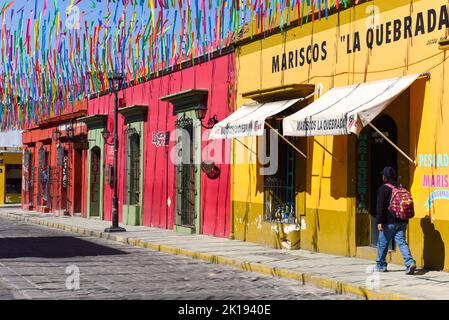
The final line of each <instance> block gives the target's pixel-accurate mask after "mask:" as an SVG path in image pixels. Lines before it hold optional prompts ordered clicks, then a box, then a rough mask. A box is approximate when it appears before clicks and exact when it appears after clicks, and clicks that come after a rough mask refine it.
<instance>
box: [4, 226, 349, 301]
mask: <svg viewBox="0 0 449 320" xmlns="http://www.w3.org/2000/svg"><path fill="white" fill-rule="evenodd" d="M8 237H9V238H16V239H20V241H19V240H18V241H17V243H16V244H15V242H14V241H11V240H8V249H7V250H8V254H7V255H6V257H5V255H4V253H5V248H4V246H2V241H5V240H4V239H6V238H8ZM61 237H64V239H65V238H66V237H67V238H71V241H72V240H76V241H75V242H74V243H76V244H77V245H76V246H74V247H73V246H72V247H64V246H63V245H62V246H59V247H56V248H55V251H52V252H48V251H46V250H43V248H36V247H34V246H33V243H38V244H39V245H46V244H47V245H52V241H60V240H59V239H61ZM72 238H73V239H72ZM28 239H30V240H33V241H31V242H30V241H28ZM67 243H71V242H70V241H69V242H67ZM25 245H28V246H29V247H24V246H25ZM111 252H112V253H111ZM36 255H38V256H39V257H38V258H36V257H35V256H36ZM67 255H73V257H70V258H67ZM262 258H264V259H270V258H269V257H262ZM70 265H76V266H77V267H78V269H79V272H80V274H79V276H80V277H79V286H80V288H79V290H68V289H67V287H66V280H67V277H69V276H70V274H67V273H66V268H67V267H68V266H70ZM11 287H13V289H11ZM237 287H238V288H239V290H236V288H237ZM14 292H16V294H14ZM15 298H20V299H38V300H48V299H57V300H61V299H73V300H85V299H107V300H109V299H164V300H165V299H170V300H171V299H177V300H185V299H193V300H196V299H201V300H203V299H219V300H225V299H243V300H253V299H262V300H263V299H274V300H278V299H302V300H309V299H332V300H340V299H355V297H353V296H345V295H338V294H335V293H333V292H330V291H328V290H324V289H320V288H316V287H312V286H302V285H300V284H299V282H297V281H294V280H289V279H280V278H274V277H270V276H264V275H260V274H255V273H251V272H244V271H240V270H237V269H235V268H232V267H228V266H223V265H216V264H212V263H207V262H203V261H200V260H195V259H191V258H188V257H183V256H174V255H170V254H166V253H162V252H159V251H154V250H151V249H145V248H136V247H133V246H130V245H127V244H122V243H116V242H113V241H110V240H105V239H98V238H94V237H88V236H81V235H73V234H69V233H66V232H63V231H59V230H55V229H48V228H44V227H40V226H34V225H30V224H24V223H20V222H17V221H13V220H8V219H3V218H0V299H15Z"/></svg>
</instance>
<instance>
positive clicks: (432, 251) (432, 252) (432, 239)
mask: <svg viewBox="0 0 449 320" xmlns="http://www.w3.org/2000/svg"><path fill="white" fill-rule="evenodd" d="M421 228H422V231H423V233H424V248H423V260H424V268H425V269H428V270H437V271H441V270H443V268H444V258H445V248H444V242H443V239H442V238H441V234H440V232H439V231H438V230H436V229H435V225H434V224H433V223H432V221H431V220H430V217H429V216H426V217H425V218H423V219H421Z"/></svg>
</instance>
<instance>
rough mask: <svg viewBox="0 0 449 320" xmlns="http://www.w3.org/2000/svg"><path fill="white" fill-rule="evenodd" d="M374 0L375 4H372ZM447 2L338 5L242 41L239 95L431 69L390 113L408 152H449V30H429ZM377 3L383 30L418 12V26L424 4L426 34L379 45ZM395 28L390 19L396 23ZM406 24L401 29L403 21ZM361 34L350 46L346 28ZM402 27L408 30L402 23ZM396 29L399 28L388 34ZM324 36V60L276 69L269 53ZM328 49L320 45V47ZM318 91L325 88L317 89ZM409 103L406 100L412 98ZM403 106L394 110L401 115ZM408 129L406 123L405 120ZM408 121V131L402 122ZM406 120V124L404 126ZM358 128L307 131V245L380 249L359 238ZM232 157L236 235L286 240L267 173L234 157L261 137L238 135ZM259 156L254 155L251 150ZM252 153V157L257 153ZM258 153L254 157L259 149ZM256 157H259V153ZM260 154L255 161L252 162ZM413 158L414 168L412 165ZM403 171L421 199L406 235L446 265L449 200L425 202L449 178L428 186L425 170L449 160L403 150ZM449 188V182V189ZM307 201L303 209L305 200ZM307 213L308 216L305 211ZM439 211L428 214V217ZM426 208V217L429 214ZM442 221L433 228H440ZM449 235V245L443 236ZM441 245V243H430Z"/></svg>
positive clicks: (297, 235)
mask: <svg viewBox="0 0 449 320" xmlns="http://www.w3.org/2000/svg"><path fill="white" fill-rule="evenodd" d="M373 3H374V4H375V5H376V6H377V7H375V8H374V9H371V8H372V7H370V6H372V5H373ZM443 5H448V3H447V1H445V0H435V1H431V2H430V1H410V0H397V1H387V0H385V1H376V2H368V3H364V4H361V5H358V6H355V7H353V8H351V9H348V10H345V11H342V12H341V13H340V14H339V16H337V15H332V16H330V17H329V19H328V20H325V19H322V20H321V21H316V22H315V23H314V24H313V25H312V24H311V23H309V24H307V25H303V26H302V27H297V28H294V29H292V30H290V31H288V32H287V33H284V34H276V35H273V36H271V37H268V38H265V39H262V40H258V41H255V42H252V43H249V44H245V45H242V46H241V47H239V48H238V49H237V53H238V54H237V62H236V64H237V67H236V68H237V72H238V74H237V90H238V95H237V97H238V98H237V105H243V104H244V103H247V102H250V100H245V99H243V98H242V96H241V94H242V93H244V92H248V91H253V90H257V89H264V88H269V87H275V86H279V85H286V84H293V83H295V84H315V85H317V84H318V83H322V84H323V85H324V89H325V90H324V92H326V91H327V90H329V89H330V88H332V87H334V86H345V85H350V84H354V83H360V82H364V81H375V80H381V79H387V78H392V77H397V76H402V75H409V74H414V73H422V72H430V79H419V80H418V81H416V82H415V83H414V84H413V85H412V87H411V88H410V90H408V91H407V92H406V93H405V94H404V95H403V96H401V98H400V99H402V100H404V99H407V100H408V101H409V105H410V111H409V115H407V114H406V113H405V112H403V110H398V109H399V107H398V106H396V105H398V104H399V105H403V104H404V103H403V102H398V101H396V102H395V103H396V105H395V103H393V105H391V106H389V107H388V109H387V110H386V113H392V114H393V116H394V117H395V120H396V121H397V124H398V127H399V128H400V129H399V133H400V134H399V135H400V137H399V142H398V143H399V145H400V146H401V147H402V148H405V149H408V153H409V154H410V155H411V156H412V157H413V158H417V160H419V156H420V155H424V154H441V155H443V156H444V155H445V154H449V139H448V138H446V136H447V132H449V126H448V119H449V118H448V117H449V112H448V108H447V103H448V102H449V99H448V91H449V90H448V89H449V88H448V85H447V84H446V83H447V80H448V79H447V78H448V77H449V63H448V62H447V61H446V59H447V56H448V54H449V53H447V52H446V51H441V50H439V49H438V44H437V43H436V41H435V40H438V39H440V38H441V37H445V36H446V33H447V32H446V29H445V28H443V29H441V30H438V20H437V27H436V28H435V30H434V31H433V32H431V33H427V23H426V22H427V13H428V9H432V8H433V9H435V11H436V13H437V19H438V18H439V16H440V8H441V6H443ZM373 10H374V12H377V13H378V15H377V16H376V21H378V22H379V23H382V24H383V26H384V32H385V28H386V23H387V22H388V21H391V22H393V21H394V20H395V19H401V21H402V23H403V22H404V17H405V16H409V15H411V16H412V19H413V20H412V21H413V23H412V25H413V27H412V30H413V32H414V30H415V26H416V22H417V20H418V19H417V14H418V13H419V12H422V13H423V14H424V15H423V17H424V22H425V28H426V29H425V34H419V35H418V36H416V37H412V38H408V39H405V38H404V36H403V35H402V36H401V37H400V40H398V41H391V43H385V34H384V43H383V44H382V45H381V46H377V45H376V44H374V46H373V48H372V49H368V48H367V46H366V39H365V35H366V32H367V24H368V25H369V22H370V21H372V17H371V18H370V16H369V13H370V12H373ZM391 29H392V30H393V27H392V28H391ZM402 30H403V29H402ZM355 32H359V35H360V51H356V52H351V53H349V52H348V51H347V45H346V41H347V38H346V35H348V34H349V35H350V37H351V40H350V43H352V41H353V40H352V39H354V36H353V35H354V33H355ZM402 32H403V31H402ZM391 38H393V35H392V36H391ZM324 41H326V44H325V47H326V51H327V56H326V58H325V59H324V60H323V61H322V60H321V58H320V59H319V61H318V62H316V63H315V62H312V63H311V64H310V65H308V64H307V63H306V64H304V66H302V67H301V66H298V67H294V68H292V69H287V70H284V71H281V72H277V73H273V72H272V57H273V56H276V55H282V53H283V52H289V51H294V50H295V49H298V50H299V49H300V48H303V47H305V48H307V47H308V46H309V45H314V44H318V45H319V47H320V49H321V48H322V46H323V42H324ZM321 54H322V51H320V55H321ZM315 98H318V97H315ZM405 104H407V101H406V102H405ZM394 113H396V115H394ZM408 124H409V127H410V128H409V130H406V129H404V127H408ZM401 128H402V131H401ZM404 130H406V131H404ZM314 139H316V140H317V141H319V142H320V143H321V144H322V145H324V146H325V147H326V148H327V149H328V150H329V151H330V152H331V153H332V154H333V155H334V157H335V158H336V159H338V160H339V161H336V160H333V158H332V157H331V156H330V155H329V154H328V153H326V152H325V151H324V150H323V148H321V147H320V146H318V144H317V143H316V142H315V141H314ZM356 140H357V138H356V137H355V136H349V137H348V136H342V137H315V138H308V143H307V144H308V148H307V150H308V155H309V159H308V160H307V165H306V170H307V174H306V177H305V179H306V184H307V187H306V190H307V191H306V195H305V203H304V201H302V203H301V204H299V206H300V207H301V206H303V207H305V208H306V209H305V212H299V213H298V214H297V216H298V220H300V219H304V221H305V224H304V223H303V225H302V227H303V230H301V231H293V232H291V233H289V237H290V238H292V239H293V242H296V243H300V246H301V248H304V249H308V250H315V251H319V252H327V253H334V254H340V255H348V256H354V255H359V256H361V255H365V256H366V255H367V252H368V253H369V254H368V255H369V257H372V256H373V251H372V250H367V251H366V250H365V251H363V250H360V249H359V250H358V249H357V246H356V213H355V203H356V200H355V191H354V190H355V187H354V184H355V177H356V176H355V173H356V172H355V171H356V167H355V162H356V156H355V153H356V147H355V146H356ZM233 147H234V163H235V164H234V166H233V187H232V188H233V189H232V199H233V215H234V237H235V238H236V239H241V240H246V241H253V242H259V243H264V244H266V245H269V246H275V247H280V241H282V240H285V239H287V238H286V235H285V232H283V228H284V229H285V226H282V225H273V224H270V223H264V222H263V178H261V177H260V176H259V175H258V174H256V172H257V170H258V167H257V165H256V164H254V163H252V164H250V163H248V162H251V161H246V162H244V163H242V162H241V161H238V159H237V158H239V157H242V155H243V154H244V153H248V152H249V153H251V151H248V149H249V150H252V151H253V152H257V139H256V138H245V139H240V142H238V141H234V144H233ZM251 154H252V157H253V158H255V157H256V155H255V154H253V153H251ZM250 160H251V159H250ZM252 160H254V159H252ZM254 161H255V160H254ZM254 161H253V162H254ZM407 166H408V168H407ZM398 168H399V171H400V172H399V175H400V176H401V175H402V176H403V177H402V178H403V179H407V178H406V176H407V172H409V177H410V181H409V185H410V187H411V191H412V194H413V197H414V200H415V205H416V217H415V218H414V219H413V220H412V221H411V223H410V232H409V241H410V244H411V249H412V252H413V254H414V256H415V259H416V260H417V261H418V263H419V264H420V265H424V264H425V265H426V266H434V267H435V268H438V266H440V268H441V267H442V265H444V268H445V270H449V249H447V248H448V247H449V200H445V199H438V200H435V201H434V203H433V206H432V207H431V208H430V210H427V209H426V207H425V203H426V200H427V199H428V198H429V196H430V194H431V193H432V192H433V191H435V190H449V186H448V187H423V186H422V180H423V176H424V175H425V174H435V175H438V174H440V175H443V176H445V175H449V167H448V166H444V167H439V168H431V167H424V166H423V165H419V166H417V167H416V168H415V166H414V165H412V164H410V163H409V162H408V161H406V160H405V159H404V158H402V157H401V156H400V155H398ZM448 192H449V191H448ZM299 211H301V210H299ZM301 216H303V217H302V218H301ZM429 216H430V217H431V218H432V219H433V222H434V223H433V224H432V223H430V220H429V219H428V217H429ZM426 217H427V218H426ZM433 228H435V230H433ZM444 244H446V245H444ZM432 247H436V248H437V249H436V250H437V251H438V252H436V253H435V252H431V251H432V250H431V249H429V248H432ZM392 259H393V260H394V261H396V262H400V261H401V260H400V256H398V255H397V254H393V256H392Z"/></svg>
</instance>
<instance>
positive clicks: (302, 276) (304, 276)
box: [0, 212, 416, 300]
mask: <svg viewBox="0 0 449 320" xmlns="http://www.w3.org/2000/svg"><path fill="white" fill-rule="evenodd" d="M0 217H3V218H7V219H10V220H16V221H21V222H25V223H29V224H34V225H40V226H43V227H47V228H53V229H59V230H62V231H66V232H70V233H74V234H79V235H84V236H90V237H95V238H102V239H106V240H112V241H115V242H120V243H124V244H129V245H132V246H135V247H141V248H147V249H153V250H156V251H160V252H164V253H168V254H172V255H180V256H186V257H190V258H193V259H197V260H202V261H206V262H210V263H214V264H221V265H226V266H230V267H234V268H237V269H240V270H243V271H249V272H256V273H261V274H265V275H269V276H276V277H280V278H288V279H293V280H296V281H299V282H300V283H302V284H303V285H312V286H315V287H319V288H322V289H327V290H331V291H333V292H335V293H337V294H349V295H356V296H358V297H361V298H364V299H366V300H414V299H416V298H413V297H409V296H405V295H401V294H396V293H391V292H383V291H373V290H370V289H367V288H366V287H364V286H357V285H353V284H350V283H346V282H342V281H338V280H334V279H330V278H326V277H322V276H314V275H313V274H310V273H304V272H300V271H292V270H288V269H282V268H276V267H269V266H266V265H264V264H260V263H253V262H246V261H241V260H236V259H232V258H227V257H223V256H219V255H214V254H210V253H202V252H197V251H192V250H188V249H182V248H177V247H172V246H167V245H163V244H159V243H154V242H148V241H145V240H141V239H131V238H129V237H124V236H118V235H114V234H109V233H104V232H100V231H95V230H89V229H86V228H83V227H77V226H69V225H66V224H62V223H55V222H51V221H46V220H42V218H33V217H22V216H20V215H16V214H12V213H3V212H0Z"/></svg>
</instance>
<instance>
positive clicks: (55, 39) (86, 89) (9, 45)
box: [0, 0, 356, 131]
mask: <svg viewBox="0 0 449 320" xmlns="http://www.w3.org/2000/svg"><path fill="white" fill-rule="evenodd" d="M2 2H3V3H2ZM353 3H356V1H351V0H272V1H269V0H176V1H175V0H120V1H118V0H62V1H57V0H53V1H52V0H43V1H42V0H39V1H38V0H28V1H26V0H22V1H20V0H12V1H11V0H7V1H2V0H0V19H1V22H2V26H1V33H0V60H1V63H0V131H5V130H9V129H21V128H24V127H26V126H29V125H30V124H32V123H37V122H38V121H39V120H42V119H46V118H49V117H53V116H57V115H59V114H61V113H63V112H66V111H69V110H71V109H73V108H75V107H76V105H77V104H78V103H80V102H81V101H82V100H83V99H86V98H87V97H88V96H89V95H90V94H93V93H98V92H101V91H105V90H107V89H108V88H109V84H108V75H111V74H114V73H120V74H123V75H124V76H125V79H126V82H127V83H130V82H132V81H139V79H148V78H150V77H151V76H155V75H156V76H157V75H158V74H159V73H160V72H163V71H167V70H168V71H169V70H170V69H171V68H173V67H175V66H177V65H179V64H180V63H181V62H185V61H191V60H193V59H194V58H196V57H200V56H206V57H207V56H209V57H210V55H211V54H212V53H214V52H216V51H219V50H222V49H223V48H226V47H228V46H229V45H231V44H233V43H235V42H236V41H238V40H239V39H241V38H242V37H244V36H254V35H256V34H260V33H263V32H266V31H269V30H271V29H273V28H274V27H278V26H281V28H283V27H284V26H288V25H289V24H290V23H291V22H292V21H293V20H292V19H298V17H299V21H300V23H301V24H302V23H303V22H307V19H308V17H309V16H310V17H311V19H312V21H313V20H314V17H315V13H317V15H318V19H321V18H322V17H324V18H327V17H328V14H329V11H330V10H331V9H333V8H336V9H337V10H339V9H340V8H345V7H348V6H349V5H351V4H353ZM86 8H88V9H86ZM311 13H312V15H310V14H311ZM92 17H95V18H92ZM244 26H246V27H244ZM248 26H250V27H248Z"/></svg>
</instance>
